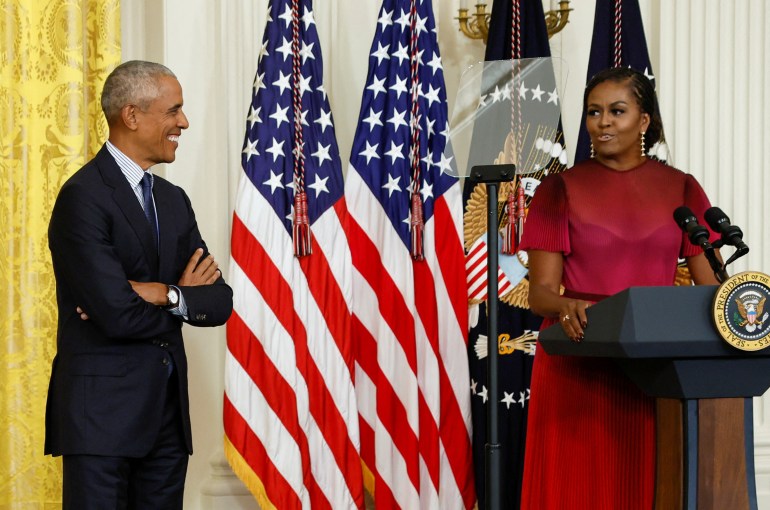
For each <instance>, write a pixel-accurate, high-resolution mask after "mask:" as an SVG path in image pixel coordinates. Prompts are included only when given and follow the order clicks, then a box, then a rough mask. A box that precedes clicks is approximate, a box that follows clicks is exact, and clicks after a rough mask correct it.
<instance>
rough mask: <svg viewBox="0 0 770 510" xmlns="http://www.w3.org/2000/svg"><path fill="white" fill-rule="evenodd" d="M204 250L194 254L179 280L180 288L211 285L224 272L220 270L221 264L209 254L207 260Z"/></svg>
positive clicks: (196, 251) (199, 249)
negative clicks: (203, 257) (204, 256)
mask: <svg viewBox="0 0 770 510" xmlns="http://www.w3.org/2000/svg"><path fill="white" fill-rule="evenodd" d="M202 256H203V248H198V249H197V250H195V253H193V254H192V257H190V260H189V261H188V262H187V267H185V268H184V272H183V273H182V276H181V277H180V278H179V283H178V285H179V286H180V287H196V286H198V285H211V284H212V283H214V282H215V281H217V279H218V278H219V275H220V274H222V272H221V271H220V270H219V264H217V263H216V261H215V260H214V256H213V255H211V254H209V255H208V256H207V257H206V258H205V259H203V260H201V257H202Z"/></svg>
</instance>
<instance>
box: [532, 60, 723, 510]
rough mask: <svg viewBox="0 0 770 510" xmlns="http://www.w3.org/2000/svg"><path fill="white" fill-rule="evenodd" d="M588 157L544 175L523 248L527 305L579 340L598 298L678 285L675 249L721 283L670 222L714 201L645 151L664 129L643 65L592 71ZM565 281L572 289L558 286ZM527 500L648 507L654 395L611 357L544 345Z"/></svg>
mask: <svg viewBox="0 0 770 510" xmlns="http://www.w3.org/2000/svg"><path fill="white" fill-rule="evenodd" d="M584 104H585V107H586V112H587V114H586V119H585V123H586V127H587V129H588V133H589V135H590V137H591V144H592V153H593V157H592V159H589V160H587V161H585V162H582V163H579V164H577V165H575V166H574V167H572V168H571V169H570V170H568V171H566V172H564V173H562V174H557V175H553V176H550V177H548V178H546V179H545V180H543V182H542V184H541V185H540V187H539V188H538V190H537V193H535V197H534V199H533V201H532V206H531V208H530V212H529V216H528V218H527V227H526V229H525V233H524V237H523V239H522V245H521V249H524V250H527V252H528V255H529V277H530V291H529V303H530V306H531V308H532V311H533V312H534V313H536V314H538V315H542V316H543V317H545V321H544V322H543V328H545V327H548V326H550V325H551V324H554V323H555V322H557V321H558V322H559V323H560V324H561V326H562V328H564V331H565V332H566V334H567V335H568V336H569V337H570V338H571V339H572V340H574V341H576V342H579V341H580V340H582V338H583V334H584V331H585V330H586V328H589V330H590V327H591V325H590V324H588V321H587V319H586V313H585V310H586V308H587V307H588V306H590V305H591V303H592V302H595V301H597V300H599V299H602V298H603V297H606V296H609V295H612V294H615V293H617V292H620V291H622V290H624V289H626V288H628V287H632V286H661V285H672V284H673V283H674V279H675V275H676V266H677V261H678V259H679V258H680V257H682V258H684V259H685V260H686V261H687V266H688V268H689V270H690V274H691V276H692V277H693V280H694V281H695V283H698V284H716V283H717V280H716V278H715V277H714V274H713V272H712V270H711V268H710V266H709V264H708V261H707V260H706V258H705V256H704V255H703V253H702V252H701V251H700V248H698V247H696V246H693V245H692V244H690V243H689V241H688V240H687V237H686V235H684V234H683V233H682V232H681V230H680V229H679V227H678V226H677V224H676V222H675V221H674V220H673V212H674V210H675V209H676V208H677V207H679V206H682V205H686V206H688V207H689V208H690V209H691V210H692V211H693V212H694V213H695V215H696V216H697V217H698V218H699V219H700V221H701V222H702V218H703V213H704V212H705V210H706V209H707V208H708V207H709V201H708V198H707V197H706V195H705V193H704V192H703V189H702V188H701V186H700V185H699V184H698V182H697V181H696V180H695V179H694V178H693V177H692V176H691V175H689V174H685V173H683V172H681V171H679V170H677V169H675V168H672V167H670V166H667V165H666V164H664V163H661V162H659V161H657V160H654V159H651V158H648V157H647V155H646V153H645V147H646V148H649V147H652V146H653V145H654V144H655V143H656V142H658V141H659V140H660V139H661V138H662V123H661V119H660V114H659V110H658V106H657V99H656V96H655V90H654V89H653V87H652V84H651V83H650V81H649V80H648V79H647V78H646V77H645V76H644V75H643V74H641V73H638V72H636V71H633V70H631V69H623V68H614V69H608V70H606V71H602V72H601V73H599V74H598V75H596V76H595V77H594V78H593V79H592V80H591V82H590V83H589V84H588V86H587V87H586V92H585V96H584ZM560 285H563V286H564V288H565V292H564V295H560V294H559V289H560ZM531 388H532V393H531V395H532V396H531V400H530V409H529V418H528V420H529V421H528V425H527V444H526V454H525V462H524V466H525V467H524V480H523V488H522V505H521V508H522V509H526V510H546V509H555V510H556V509H558V510H562V509H568V510H578V509H586V510H605V509H606V510H634V509H640V510H651V509H652V508H653V499H654V484H655V409H654V400H653V399H652V398H651V397H648V396H646V395H645V394H643V393H642V392H641V390H639V389H638V388H636V387H635V386H634V384H633V383H631V382H630V381H628V380H627V379H626V377H625V376H624V375H623V374H622V373H621V372H620V371H619V369H618V368H617V367H616V366H615V365H614V363H613V362H612V361H611V360H603V359H598V358H594V359H591V358H580V357H570V356H549V355H548V354H547V353H546V352H544V351H543V350H542V349H538V350H537V354H536V356H535V363H534V368H533V374H532V382H531Z"/></svg>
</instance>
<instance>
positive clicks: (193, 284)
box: [45, 61, 232, 510]
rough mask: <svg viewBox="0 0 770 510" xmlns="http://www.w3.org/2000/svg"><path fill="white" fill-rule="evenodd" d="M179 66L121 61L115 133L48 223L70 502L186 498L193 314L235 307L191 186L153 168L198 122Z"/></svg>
mask: <svg viewBox="0 0 770 510" xmlns="http://www.w3.org/2000/svg"><path fill="white" fill-rule="evenodd" d="M182 103H183V100H182V88H181V86H180V85H179V82H178V81H177V79H176V77H175V76H174V74H173V73H172V72H171V71H170V70H168V69H167V68H166V67H164V66H162V65H160V64H155V63H151V62H140V61H132V62H126V63H124V64H122V65H120V66H118V67H117V68H116V69H115V70H114V71H113V72H112V73H111V74H110V75H109V76H108V77H107V80H106V82H105V85H104V91H103V93H102V109H103V110H104V114H105V116H106V118H107V123H108V125H109V131H110V134H109V140H108V141H107V142H106V143H105V145H104V147H102V149H101V150H100V151H99V153H98V154H97V155H96V157H95V158H94V159H93V160H91V161H89V162H88V163H87V164H86V165H85V166H84V167H83V168H81V169H80V170H79V171H78V172H76V173H75V174H74V175H73V176H72V177H71V178H70V179H69V180H68V181H67V182H66V183H65V184H64V186H63V187H62V189H61V190H60V192H59V196H58V198H57V199H56V204H55V206H54V209H53V213H52V216H51V222H50V225H49V231H48V235H49V247H50V250H51V256H52V259H53V268H54V274H55V277H56V295H57V303H58V311H59V325H58V335H57V349H58V350H57V355H56V357H55V359H54V361H53V369H52V373H51V381H50V386H49V390H48V404H47V410H46V441H45V452H46V454H52V455H55V456H58V455H63V459H64V461H63V466H64V488H63V493H64V496H63V508H64V509H65V510H67V509H73V510H75V509H76V510H88V509H107V508H109V509H116V508H121V509H123V508H131V509H163V510H167V509H176V508H181V507H182V497H183V492H184V480H185V475H186V470H187V461H188V456H189V455H190V454H191V453H192V437H191V430H190V416H189V400H188V395H187V359H186V357H185V351H184V345H183V342H182V332H181V329H182V323H183V322H187V323H188V324H190V325H193V326H218V325H221V324H224V323H225V321H227V319H228V317H229V316H230V313H231V311H232V290H231V289H230V287H229V286H228V285H227V284H226V283H225V281H224V280H223V278H222V274H221V272H220V271H219V269H218V267H217V263H216V262H215V261H214V259H213V257H211V255H209V254H208V250H207V249H206V244H205V243H204V242H203V239H202V238H201V234H200V232H199V231H198V225H197V223H196V220H195V214H194V213H193V210H192V207H191V205H190V200H189V199H188V197H187V195H186V194H185V192H184V191H183V190H182V189H181V188H179V187H177V186H174V185H173V184H171V183H169V182H168V181H166V180H164V179H162V178H160V177H157V176H153V175H152V174H151V172H150V167H152V165H155V164H157V163H170V162H172V161H174V158H175V152H176V148H177V146H178V143H179V136H180V135H181V133H182V130H184V129H186V128H187V127H188V125H189V124H188V121H187V117H186V116H185V114H184V113H183V112H182Z"/></svg>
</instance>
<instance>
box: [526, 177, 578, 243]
mask: <svg viewBox="0 0 770 510" xmlns="http://www.w3.org/2000/svg"><path fill="white" fill-rule="evenodd" d="M519 249H521V250H544V251H551V252H563V253H564V255H569V253H570V251H571V250H570V243H569V214H568V207H567V190H566V187H565V185H564V179H563V178H562V176H561V175H559V174H554V175H551V176H548V177H546V178H545V179H543V182H542V183H541V184H540V186H538V187H537V191H536V192H535V196H534V197H533V198H532V203H531V204H530V207H529V212H528V214H527V221H526V223H525V224H524V235H523V236H522V239H521V245H520V247H519Z"/></svg>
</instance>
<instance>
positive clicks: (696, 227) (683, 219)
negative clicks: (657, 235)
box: [674, 205, 714, 251]
mask: <svg viewBox="0 0 770 510" xmlns="http://www.w3.org/2000/svg"><path fill="white" fill-rule="evenodd" d="M674 221H676V224H677V225H679V228H681V229H682V230H684V231H685V232H686V233H687V237H688V238H689V239H690V242H691V243H692V244H694V245H695V246H700V247H701V248H703V250H704V251H705V250H709V249H711V250H713V249H714V248H713V247H712V246H711V243H710V242H709V231H708V229H707V228H706V227H704V226H703V225H701V224H700V223H698V219H697V218H696V217H695V215H694V214H693V213H692V211H691V210H690V208H689V207H687V206H684V205H683V206H681V207H677V208H676V210H675V211H674Z"/></svg>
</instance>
